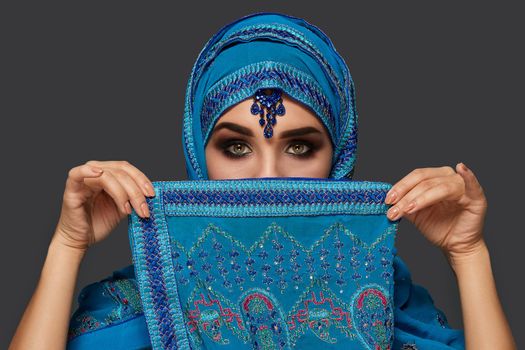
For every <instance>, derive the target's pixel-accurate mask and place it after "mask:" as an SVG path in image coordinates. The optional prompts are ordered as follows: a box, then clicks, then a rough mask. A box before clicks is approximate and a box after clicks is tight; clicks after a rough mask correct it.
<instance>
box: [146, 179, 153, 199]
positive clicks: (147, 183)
mask: <svg viewBox="0 0 525 350" xmlns="http://www.w3.org/2000/svg"><path fill="white" fill-rule="evenodd" d="M144 188H145V189H146V192H147V193H148V194H149V195H150V196H152V197H154V196H155V190H154V189H153V187H151V185H150V184H149V182H146V183H145V184H144Z"/></svg>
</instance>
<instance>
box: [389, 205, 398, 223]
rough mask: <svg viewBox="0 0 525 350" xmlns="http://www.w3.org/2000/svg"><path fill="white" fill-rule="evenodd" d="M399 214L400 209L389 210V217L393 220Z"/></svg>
mask: <svg viewBox="0 0 525 350" xmlns="http://www.w3.org/2000/svg"><path fill="white" fill-rule="evenodd" d="M398 213H399V208H398V207H393V208H390V209H389V210H388V217H389V218H390V219H392V220H393V219H394V218H395V217H396V216H397V214H398Z"/></svg>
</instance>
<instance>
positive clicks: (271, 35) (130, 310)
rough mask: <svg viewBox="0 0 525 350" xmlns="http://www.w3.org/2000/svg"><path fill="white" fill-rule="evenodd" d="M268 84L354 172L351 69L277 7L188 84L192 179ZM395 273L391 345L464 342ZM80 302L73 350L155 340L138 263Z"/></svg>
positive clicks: (237, 26) (227, 42) (238, 25)
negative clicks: (234, 116) (315, 120)
mask: <svg viewBox="0 0 525 350" xmlns="http://www.w3.org/2000/svg"><path fill="white" fill-rule="evenodd" d="M261 88H280V89H281V90H282V91H284V92H285V93H286V94H287V95H289V96H290V97H292V98H294V99H295V100H297V101H299V102H301V103H303V104H304V105H305V106H307V107H308V108H310V109H311V110H312V111H313V112H314V113H315V115H317V116H318V117H319V118H320V119H321V121H322V122H323V125H324V126H325V127H326V129H327V131H328V132H329V134H330V137H331V140H332V143H333V146H334V148H333V149H334V153H333V159H332V169H331V172H330V175H329V177H330V178H333V179H343V178H346V179H352V176H353V173H354V164H355V160H356V146H357V109H356V101H355V89H354V83H353V80H352V77H351V75H350V72H349V70H348V67H347V65H346V63H345V61H344V60H343V58H342V57H341V56H340V55H339V54H338V53H337V51H336V49H335V47H334V45H333V44H332V42H331V40H330V39H329V38H328V37H327V36H326V35H325V34H324V33H323V32H322V31H321V30H320V29H319V28H317V27H315V26H313V25H312V24H310V23H308V22H306V21H305V20H303V19H300V18H296V17H292V16H287V15H282V14H277V13H256V14H252V15H249V16H246V17H243V18H240V19H239V20H237V21H234V22H232V23H230V24H228V25H226V26H224V27H223V28H222V29H220V30H219V31H218V32H217V33H216V34H215V35H214V36H213V37H212V38H211V39H210V40H209V41H208V42H207V43H206V45H205V46H204V48H203V49H202V51H201V52H200V54H199V56H198V58H197V60H196V62H195V64H194V66H193V69H192V72H191V75H190V78H189V81H188V85H187V90H186V100H185V111H184V121H183V123H184V124H183V136H182V141H183V149H184V155H185V161H186V171H187V174H188V177H189V179H191V180H205V179H207V178H208V174H207V170H206V162H205V156H204V149H205V146H206V143H207V141H208V139H209V135H210V132H211V130H212V129H213V126H214V125H215V123H216V121H217V120H218V119H219V118H220V116H221V114H222V113H223V112H224V111H225V110H226V109H227V108H229V107H231V106H232V105H234V104H236V103H238V102H240V101H243V100H245V99H246V98H249V97H251V96H253V95H254V93H255V92H256V91H257V90H258V89H261ZM277 123H278V122H277ZM394 253H395V252H394ZM394 281H395V290H394V304H395V310H394V315H395V341H394V349H464V347H465V346H464V333H463V331H462V330H459V329H453V328H452V327H450V325H449V324H448V321H447V319H446V316H445V315H444V313H443V312H442V311H441V310H439V309H438V308H436V306H435V305H434V302H433V299H432V297H431V296H430V294H429V293H428V291H427V290H426V289H425V288H423V287H421V286H418V285H416V284H413V283H412V281H411V275H410V272H409V270H408V267H407V266H406V264H405V263H404V262H403V261H402V259H401V258H400V257H399V256H397V254H396V255H395V258H394ZM78 301H79V307H78V309H77V310H76V311H75V312H74V314H73V315H72V317H71V322H70V330H69V341H68V348H69V349H84V348H86V349H87V348H112V349H117V348H122V349H140V348H149V346H150V340H149V335H148V331H147V326H146V322H145V318H144V312H143V310H142V306H141V301H140V296H139V293H138V286H137V281H136V279H135V274H134V268H133V265H130V266H127V267H125V268H123V269H121V270H118V271H115V272H113V274H112V275H111V276H109V277H107V278H105V279H104V280H102V281H99V282H96V283H93V284H90V285H88V286H86V287H84V288H83V289H82V291H81V293H80V295H79V297H78Z"/></svg>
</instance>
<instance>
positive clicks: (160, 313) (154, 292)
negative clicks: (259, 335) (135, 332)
mask: <svg viewBox="0 0 525 350" xmlns="http://www.w3.org/2000/svg"><path fill="white" fill-rule="evenodd" d="M154 189H155V192H156V193H157V194H158V193H160V191H161V189H160V188H158V187H156V186H155V187H154ZM146 202H147V204H148V208H149V211H150V217H149V218H146V219H143V218H141V217H139V216H138V215H137V214H136V213H133V214H132V215H130V216H128V227H129V234H130V243H131V248H132V253H133V263H134V265H135V272H136V276H137V281H138V284H139V291H140V295H141V297H142V301H143V305H144V315H145V317H146V322H147V325H148V331H149V334H150V338H151V344H152V346H153V348H154V349H159V348H162V349H189V342H188V339H187V335H186V330H185V328H184V325H180V324H178V323H176V320H178V319H180V318H181V317H182V309H181V307H180V303H179V298H178V291H177V283H176V280H175V275H174V272H173V269H170V268H165V267H166V266H170V265H171V254H170V250H169V236H168V229H167V224H166V221H165V216H164V212H163V206H162V202H161V201H160V200H159V196H158V195H157V196H155V197H153V198H149V197H147V198H146Z"/></svg>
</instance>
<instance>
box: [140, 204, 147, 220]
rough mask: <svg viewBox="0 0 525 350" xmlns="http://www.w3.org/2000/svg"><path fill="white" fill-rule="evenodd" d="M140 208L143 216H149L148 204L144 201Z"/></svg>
mask: <svg viewBox="0 0 525 350" xmlns="http://www.w3.org/2000/svg"><path fill="white" fill-rule="evenodd" d="M140 209H142V216H145V217H149V214H148V206H147V204H146V203H142V204H141V205H140Z"/></svg>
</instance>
